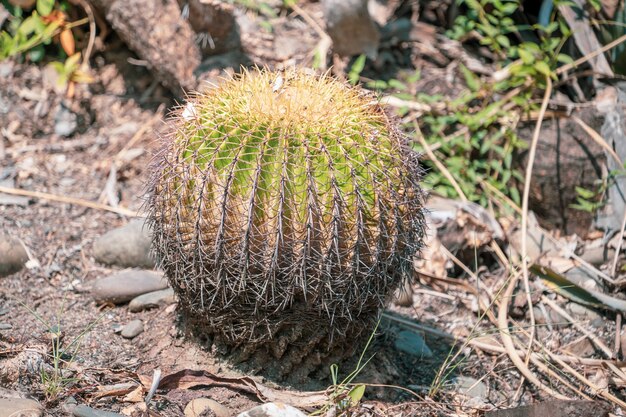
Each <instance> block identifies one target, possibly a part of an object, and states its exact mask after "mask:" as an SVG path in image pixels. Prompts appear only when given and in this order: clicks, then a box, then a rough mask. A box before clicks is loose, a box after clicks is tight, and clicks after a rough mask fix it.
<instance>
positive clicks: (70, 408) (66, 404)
mask: <svg viewBox="0 0 626 417" xmlns="http://www.w3.org/2000/svg"><path fill="white" fill-rule="evenodd" d="M77 405H78V402H77V401H76V398H74V397H68V398H67V399H66V400H65V401H63V403H62V404H61V411H63V412H64V413H65V415H71V414H73V413H74V409H75V408H76V406H77Z"/></svg>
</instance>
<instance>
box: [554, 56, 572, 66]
mask: <svg viewBox="0 0 626 417" xmlns="http://www.w3.org/2000/svg"><path fill="white" fill-rule="evenodd" d="M556 60H557V61H558V62H560V63H562V64H571V63H572V62H574V59H573V58H572V57H571V56H569V55H566V54H558V55H557V56H556Z"/></svg>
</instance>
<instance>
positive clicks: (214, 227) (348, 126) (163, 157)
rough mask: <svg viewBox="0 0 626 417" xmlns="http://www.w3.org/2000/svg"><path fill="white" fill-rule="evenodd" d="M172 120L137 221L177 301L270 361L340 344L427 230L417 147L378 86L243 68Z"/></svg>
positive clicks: (358, 330)
mask: <svg viewBox="0 0 626 417" xmlns="http://www.w3.org/2000/svg"><path fill="white" fill-rule="evenodd" d="M169 126H170V128H171V129H170V130H171V133H170V134H169V135H168V136H167V137H166V138H165V141H164V142H165V144H164V145H163V148H162V150H161V152H160V153H159V154H158V155H157V157H156V166H157V168H155V170H154V175H153V181H152V183H151V187H150V193H149V201H148V221H149V223H150V225H151V227H152V229H153V231H154V242H153V246H154V250H155V252H156V254H157V257H158V259H159V260H160V263H161V266H162V267H163V269H164V270H165V272H166V275H167V276H168V278H169V280H170V282H171V284H172V286H173V287H174V289H175V291H176V293H177V294H178V297H179V300H180V301H179V308H180V310H181V311H182V313H183V316H184V317H185V318H186V319H187V320H188V322H189V323H191V326H192V327H193V328H194V329H195V331H196V332H197V333H199V334H202V335H205V336H209V337H211V338H212V340H213V342H214V343H217V344H218V345H220V346H223V347H224V349H226V350H228V351H229V352H235V351H236V352H238V354H237V355H238V359H237V360H239V361H243V360H250V359H255V360H256V362H255V363H256V366H258V367H261V368H263V367H267V366H269V365H268V363H267V361H269V359H268V358H273V360H272V362H276V361H277V360H279V362H282V365H281V366H282V367H281V370H280V372H278V371H277V372H276V373H280V374H284V373H287V372H289V371H290V370H291V369H292V368H293V367H294V366H296V365H297V364H298V363H299V362H302V363H304V362H307V363H308V365H307V366H309V367H310V368H311V367H313V366H314V365H315V364H317V363H320V361H321V360H322V359H323V358H324V357H326V356H332V357H335V358H336V357H338V356H344V355H346V354H350V353H351V351H352V349H350V348H347V346H350V345H351V344H352V343H356V341H358V340H360V338H361V336H363V335H364V334H365V335H369V332H371V330H372V323H373V322H375V321H376V319H377V317H378V315H379V313H380V311H381V309H382V308H383V307H384V306H385V305H386V303H387V302H388V301H389V299H390V297H391V295H392V294H393V292H394V290H396V289H397V288H398V286H399V285H400V284H401V283H402V281H403V280H404V279H406V278H407V277H409V276H410V275H411V271H412V259H413V257H414V256H415V255H416V254H417V252H418V251H419V249H420V247H421V243H422V238H423V232H424V221H423V213H422V207H423V196H422V191H421V189H420V185H419V180H420V170H419V166H418V161H417V156H416V155H415V154H414V153H413V152H412V151H411V150H409V148H408V147H407V146H406V143H405V140H404V138H403V136H402V135H401V134H400V133H399V131H398V130H397V129H396V127H395V126H394V125H393V123H392V122H391V121H390V120H389V118H388V117H387V116H386V115H385V113H384V111H383V109H382V108H381V107H380V106H379V105H378V103H377V102H376V99H375V98H373V97H371V96H369V95H367V94H365V93H364V92H363V91H362V90H360V89H358V88H355V87H351V86H348V85H346V84H344V83H342V82H340V81H337V80H335V79H333V78H331V77H329V76H314V75H308V74H307V73H306V72H304V71H302V70H290V71H285V72H272V71H269V70H261V71H257V70H254V71H251V72H244V73H243V74H242V75H240V76H237V77H235V78H232V79H228V80H224V82H223V83H222V84H221V85H219V86H216V87H215V88H213V89H211V90H209V91H208V92H207V93H205V94H198V95H197V96H195V97H192V98H190V99H189V101H188V104H187V107H186V108H181V109H180V110H179V111H178V112H177V113H176V114H175V116H174V117H173V118H172V119H171V120H170V122H169ZM353 347H357V346H353ZM302 363H300V364H299V365H298V366H299V367H301V366H304V365H303V364H302ZM303 372H304V371H303Z"/></svg>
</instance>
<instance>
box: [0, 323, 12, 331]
mask: <svg viewBox="0 0 626 417" xmlns="http://www.w3.org/2000/svg"><path fill="white" fill-rule="evenodd" d="M12 328H13V326H11V324H9V323H0V330H11V329H12Z"/></svg>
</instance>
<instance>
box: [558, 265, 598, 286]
mask: <svg viewBox="0 0 626 417" xmlns="http://www.w3.org/2000/svg"><path fill="white" fill-rule="evenodd" d="M565 277H566V278H567V279H568V280H570V281H571V282H573V283H574V284H576V285H578V286H579V287H583V288H584V289H586V290H594V291H598V283H597V282H596V280H595V279H594V276H593V275H592V274H591V273H589V271H587V270H586V269H585V268H581V267H575V268H572V269H570V270H569V271H567V272H566V273H565Z"/></svg>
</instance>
